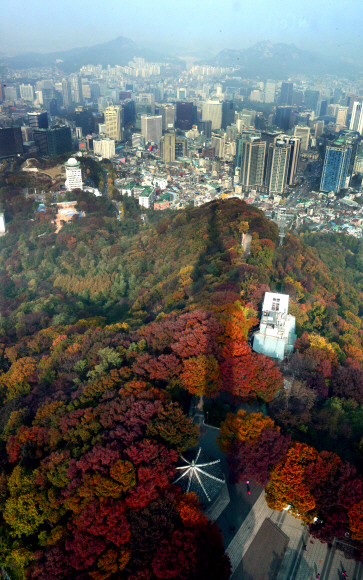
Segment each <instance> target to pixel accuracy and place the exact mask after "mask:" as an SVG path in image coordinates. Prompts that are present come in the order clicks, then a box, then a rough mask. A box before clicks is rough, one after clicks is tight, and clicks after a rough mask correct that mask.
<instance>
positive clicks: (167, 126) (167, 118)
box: [159, 105, 175, 131]
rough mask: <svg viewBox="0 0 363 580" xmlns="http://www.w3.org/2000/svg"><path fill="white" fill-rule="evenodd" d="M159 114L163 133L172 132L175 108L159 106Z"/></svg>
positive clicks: (172, 106)
mask: <svg viewBox="0 0 363 580" xmlns="http://www.w3.org/2000/svg"><path fill="white" fill-rule="evenodd" d="M159 114H160V115H161V116H162V119H163V122H162V126H163V131H172V130H173V129H174V124H175V107H174V105H161V106H160V107H159Z"/></svg>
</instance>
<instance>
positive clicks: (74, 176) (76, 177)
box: [64, 157, 83, 191]
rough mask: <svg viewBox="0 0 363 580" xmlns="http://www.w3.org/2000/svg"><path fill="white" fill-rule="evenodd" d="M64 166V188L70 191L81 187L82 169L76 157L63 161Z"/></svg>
mask: <svg viewBox="0 0 363 580" xmlns="http://www.w3.org/2000/svg"><path fill="white" fill-rule="evenodd" d="M64 165H65V167H66V176H67V179H66V183H65V185H66V188H67V191H72V190H73V189H82V188H83V183H82V170H81V164H80V162H79V161H77V159H75V158H74V157H71V158H70V159H68V161H66V162H65V164H64Z"/></svg>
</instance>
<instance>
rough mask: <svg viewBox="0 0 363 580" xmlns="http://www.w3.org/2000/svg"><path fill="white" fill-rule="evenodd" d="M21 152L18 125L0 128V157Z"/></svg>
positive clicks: (21, 143)
mask: <svg viewBox="0 0 363 580" xmlns="http://www.w3.org/2000/svg"><path fill="white" fill-rule="evenodd" d="M21 153H23V140H22V137H21V129H20V127H5V129H0V159H1V158H4V157H12V156H13V155H18V154H21Z"/></svg>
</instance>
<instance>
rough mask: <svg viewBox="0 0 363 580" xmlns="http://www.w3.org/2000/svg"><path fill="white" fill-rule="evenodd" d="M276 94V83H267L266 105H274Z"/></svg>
mask: <svg viewBox="0 0 363 580" xmlns="http://www.w3.org/2000/svg"><path fill="white" fill-rule="evenodd" d="M275 93H276V83H274V82H273V81H267V83H266V84H265V103H274V102H275Z"/></svg>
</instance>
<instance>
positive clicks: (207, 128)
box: [197, 121, 212, 139]
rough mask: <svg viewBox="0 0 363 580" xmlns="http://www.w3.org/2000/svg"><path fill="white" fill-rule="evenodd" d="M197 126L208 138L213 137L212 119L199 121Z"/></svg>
mask: <svg viewBox="0 0 363 580" xmlns="http://www.w3.org/2000/svg"><path fill="white" fill-rule="evenodd" d="M197 127H198V131H199V132H200V133H203V135H204V136H205V137H206V139H210V138H211V137H212V121H198V124H197Z"/></svg>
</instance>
